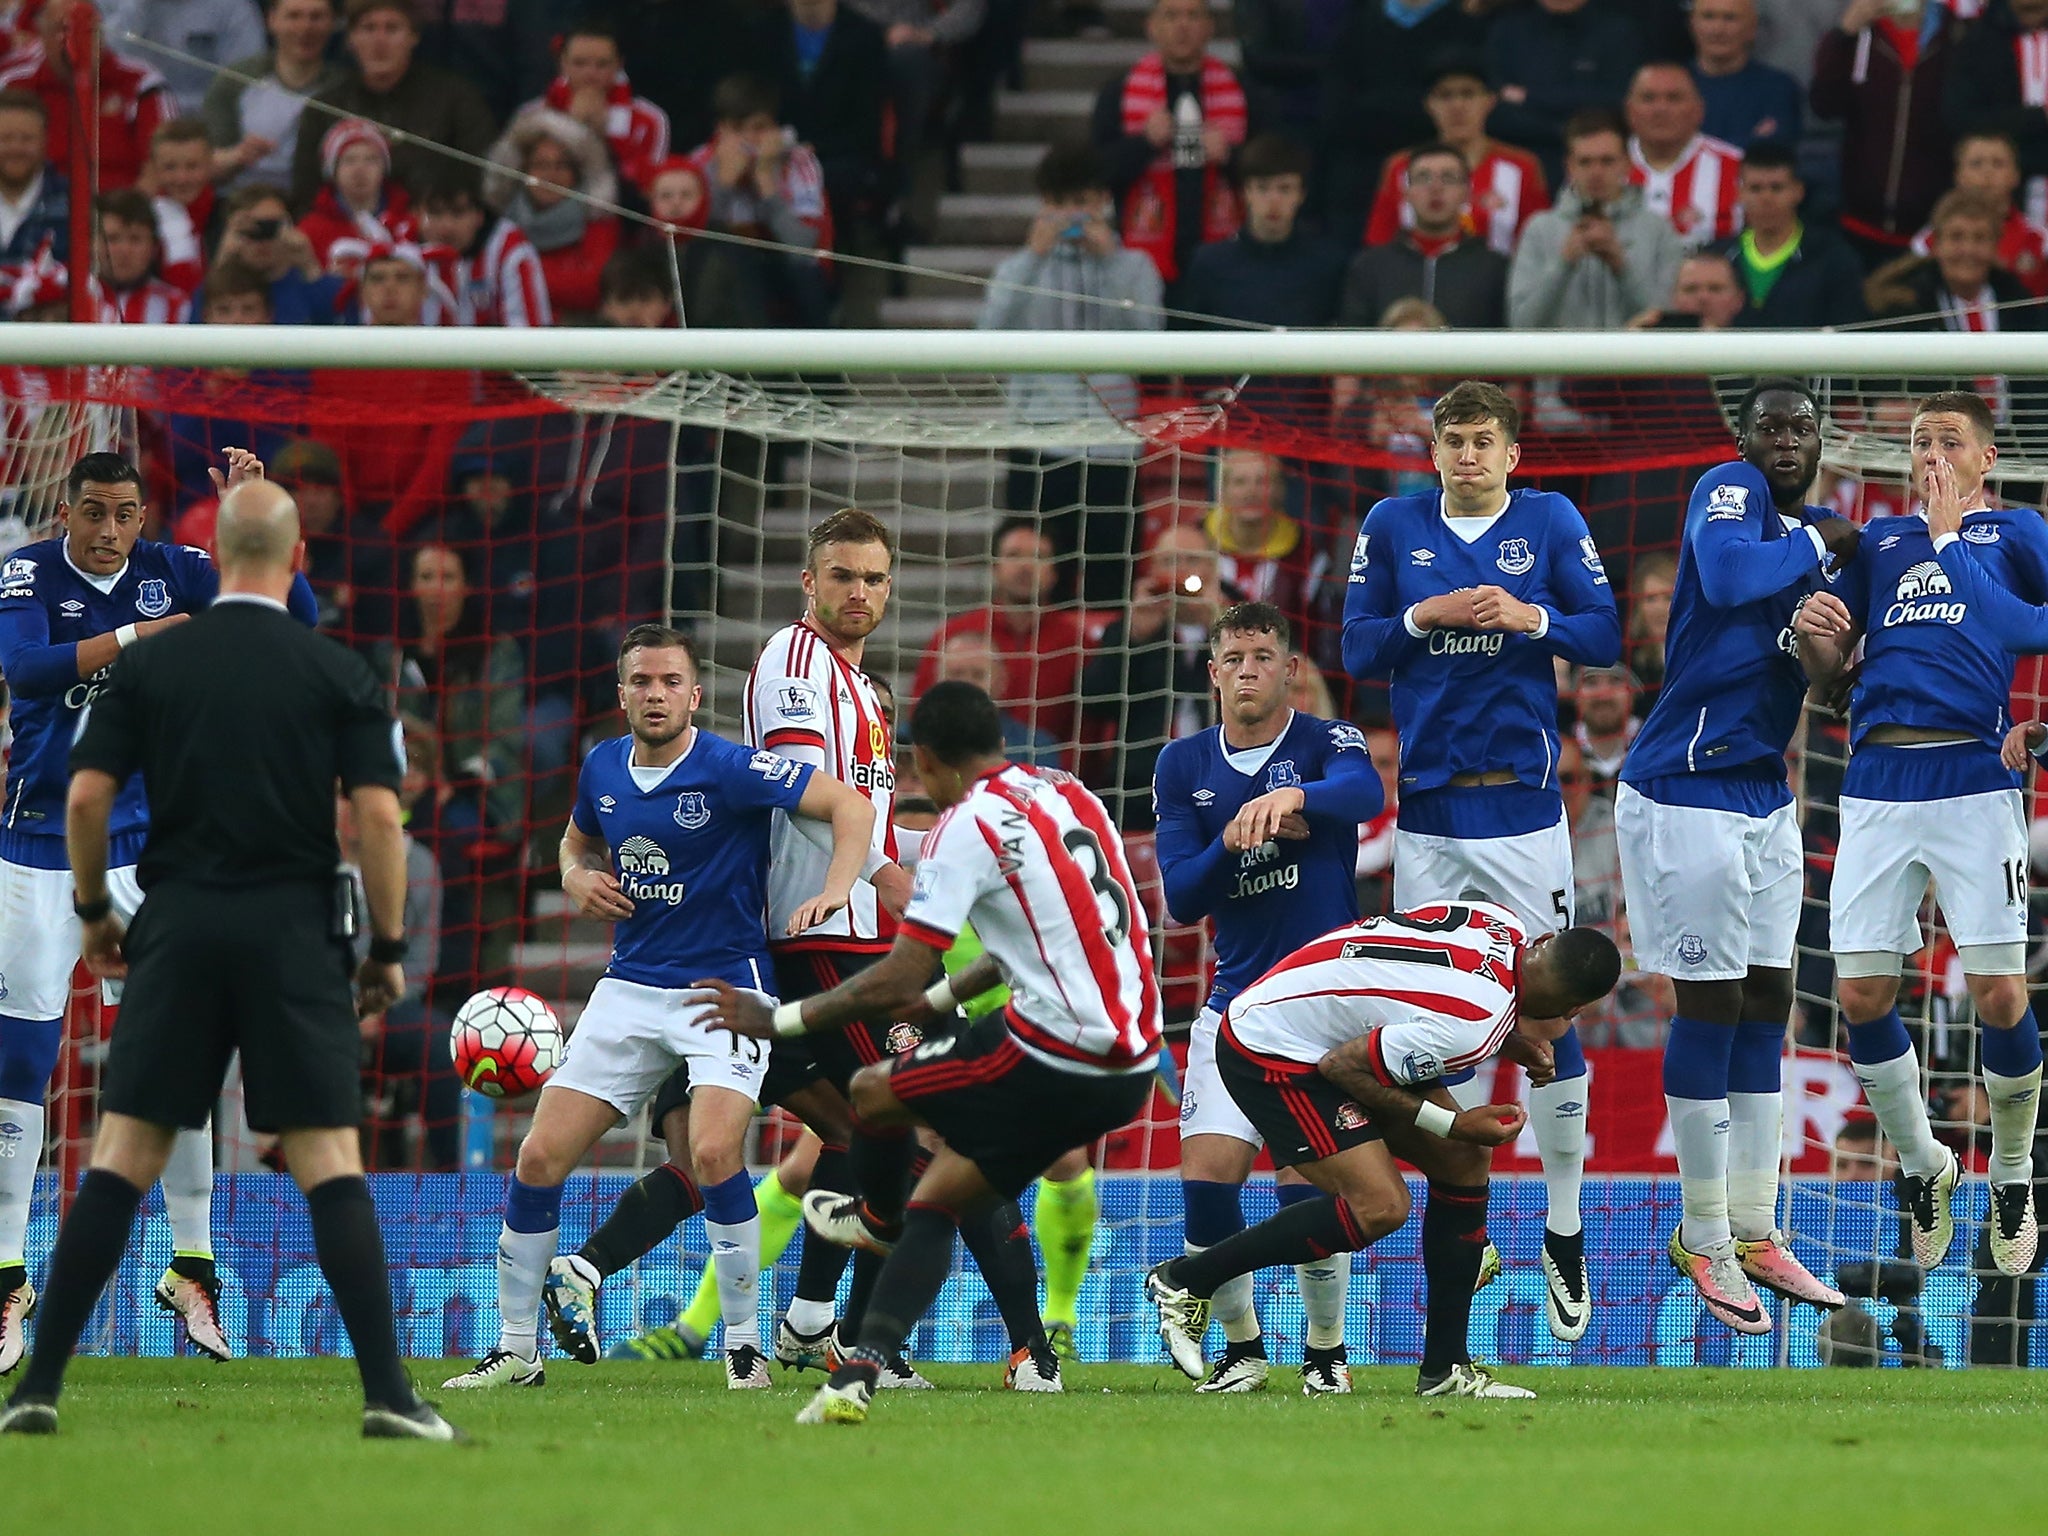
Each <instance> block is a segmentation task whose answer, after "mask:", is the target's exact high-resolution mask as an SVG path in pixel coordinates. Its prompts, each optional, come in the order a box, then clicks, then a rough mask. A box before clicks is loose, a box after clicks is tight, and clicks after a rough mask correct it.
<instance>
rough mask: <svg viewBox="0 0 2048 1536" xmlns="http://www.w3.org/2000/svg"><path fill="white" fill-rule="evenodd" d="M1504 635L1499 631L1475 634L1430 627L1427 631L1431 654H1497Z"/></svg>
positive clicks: (1466, 631)
mask: <svg viewBox="0 0 2048 1536" xmlns="http://www.w3.org/2000/svg"><path fill="white" fill-rule="evenodd" d="M1504 638H1505V637H1504V636H1502V635H1501V634H1500V632H1499V631H1497V630H1496V631H1493V632H1491V633H1488V634H1477V633H1474V632H1473V631H1471V630H1457V629H1432V630H1431V631H1430V632H1429V654H1430V655H1432V656H1498V655H1499V654H1500V647H1501V641H1502V640H1503V639H1504Z"/></svg>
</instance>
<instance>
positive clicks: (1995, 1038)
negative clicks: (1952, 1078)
mask: <svg viewBox="0 0 2048 1536" xmlns="http://www.w3.org/2000/svg"><path fill="white" fill-rule="evenodd" d="M1979 1033H1981V1034H1982V1035H1983V1037H1984V1045H1983V1051H1984V1070H1985V1071H1986V1072H1996V1073H1997V1074H1998V1075H1999V1076H2000V1077H2025V1076H2026V1075H2027V1074H2028V1073H2030V1072H2032V1071H2033V1070H2034V1068H2036V1067H2038V1066H2040V1065H2041V1026H2040V1025H2039V1024H2037V1023H2035V1022H2034V1010H2033V1009H2031V1008H2029V1009H2028V1010H2027V1011H2026V1012H2025V1013H2023V1014H2021V1015H2020V1021H2019V1023H2017V1024H2015V1025H2013V1027H2012V1028H2011V1029H1993V1028H1991V1027H1990V1026H1989V1025H1988V1024H1987V1025H1985V1026H1984V1027H1983V1028H1982V1029H1981V1030H1980V1031H1979Z"/></svg>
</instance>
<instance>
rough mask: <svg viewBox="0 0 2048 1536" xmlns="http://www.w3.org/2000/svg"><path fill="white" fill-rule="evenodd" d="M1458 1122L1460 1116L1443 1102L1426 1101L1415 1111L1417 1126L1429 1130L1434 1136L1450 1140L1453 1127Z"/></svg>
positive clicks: (1418, 1128)
mask: <svg viewBox="0 0 2048 1536" xmlns="http://www.w3.org/2000/svg"><path fill="white" fill-rule="evenodd" d="M1457 1123H1458V1117H1457V1116H1456V1115H1455V1114H1453V1113H1452V1112H1451V1111H1450V1110H1448V1109H1445V1108H1444V1107H1443V1105H1441V1104H1430V1103H1424V1104H1422V1105H1421V1106H1419V1107H1418V1108H1417V1109H1416V1111H1415V1128H1416V1129H1417V1130H1420V1131H1427V1132H1429V1134H1430V1135H1432V1136H1441V1137H1443V1138H1444V1139H1445V1140H1446V1141H1448V1140H1450V1136H1451V1127H1452V1126H1454V1125H1456V1124H1457Z"/></svg>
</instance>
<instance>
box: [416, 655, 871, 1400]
mask: <svg viewBox="0 0 2048 1536" xmlns="http://www.w3.org/2000/svg"><path fill="white" fill-rule="evenodd" d="M698 675H699V674H698V670H697V655H696V649H695V647H694V646H693V645H692V643H691V641H690V638H689V636H687V635H685V634H682V633H681V632H680V631H677V630H673V629H666V628H663V627H661V626H659V625H653V624H643V625H640V626H638V627H636V628H634V629H633V630H631V631H629V632H628V633H627V635H626V638H625V640H624V642H623V643H622V644H621V646H620V648H619V703H620V705H621V706H622V707H623V708H624V710H625V712H626V724H627V726H628V727H629V731H630V734H628V735H626V736H622V737H618V738H616V739H614V740H612V741H608V742H605V743H604V744H602V745H601V746H599V747H598V748H597V749H596V750H595V751H593V752H592V753H591V754H590V756H589V757H587V758H586V759H584V763H583V771H582V775H581V778H580V780H579V782H578V785H577V791H576V806H575V809H574V810H573V811H571V813H570V817H569V825H568V827H567V828H566V829H565V830H564V832H563V834H562V889H563V890H564V891H566V892H567V893H568V895H569V897H570V899H571V900H572V901H574V902H575V903H576V908H577V910H578V911H579V912H581V913H582V914H583V915H584V916H586V917H595V918H602V919H605V920H607V921H609V922H612V923H613V924H615V925H616V926H615V927H614V929H613V939H612V953H611V961H610V963H609V964H608V965H607V966H606V967H605V974H604V977H603V979H602V980H600V981H599V982H598V984H597V986H596V988H595V989H594V990H593V991H592V992H591V994H590V1002H589V1005H588V1006H587V1007H586V1008H585V1009H584V1011H583V1016H582V1018H581V1019H579V1020H578V1021H577V1025H576V1032H575V1034H574V1036H573V1037H572V1038H571V1040H570V1042H569V1051H568V1055H567V1056H566V1057H565V1058H564V1060H563V1062H562V1065H561V1067H560V1069H559V1070H557V1071H556V1073H555V1075H554V1077H553V1079H552V1080H551V1081H550V1082H549V1083H548V1085H547V1087H546V1088H544V1089H542V1090H541V1096H540V1105H539V1107H538V1108H537V1109H536V1110H535V1111H534V1116H533V1124H532V1126H531V1127H530V1128H529V1129H528V1131H527V1133H526V1139H525V1140H524V1141H523V1142H521V1143H520V1146H519V1159H518V1163H517V1165H516V1167H515V1170H514V1172H513V1175H512V1179H511V1182H510V1185H509V1186H508V1188H507V1190H506V1195H505V1225H504V1229H503V1231H502V1232H501V1233H500V1234H499V1237H498V1316H499V1333H498V1342H497V1344H496V1345H494V1346H493V1347H492V1348H491V1350H490V1351H489V1352H488V1353H487V1354H485V1355H484V1357H483V1359H481V1360H480V1361H478V1362H477V1364H476V1365H475V1366H474V1367H473V1368H471V1369H470V1370H467V1371H464V1372H463V1373H462V1374H461V1375H459V1376H455V1377H452V1378H450V1379H449V1380H448V1382H447V1383H446V1385H447V1386H449V1387H454V1388H459V1389H469V1388H486V1387H501V1386H539V1385H540V1384H541V1383H542V1382H543V1381H544V1380H545V1379H546V1378H545V1374H544V1372H543V1369H542V1366H541V1359H540V1347H539V1343H538V1339H537V1334H538V1314H539V1312H540V1306H541V1288H542V1283H543V1280H544V1279H545V1277H546V1276H547V1272H548V1266H549V1264H550V1262H551V1261H552V1260H553V1259H554V1257H555V1245H556V1238H557V1236H558V1229H559V1227H560V1225H561V1210H562V1184H563V1182H564V1181H565V1180H566V1179H567V1178H568V1176H569V1174H570V1173H571V1172H572V1171H573V1170H574V1169H575V1167H576V1165H577V1164H578V1163H580V1162H581V1161H582V1160H583V1157H584V1155H585V1154H586V1153H588V1152H589V1151H590V1149H591V1148H592V1147H593V1146H595V1145H596V1144H597V1141H598V1138H599V1137H601V1136H603V1135H604V1133H605V1132H607V1131H609V1130H610V1129H611V1128H612V1127H613V1126H614V1125H617V1124H618V1123H620V1122H621V1121H623V1120H630V1119H631V1118H632V1117H633V1116H634V1115H635V1114H637V1113H638V1112H639V1110H640V1107H641V1106H642V1105H643V1104H645V1103H646V1102H647V1101H648V1099H649V1098H650V1097H652V1096H653V1094H654V1092H655V1090H656V1089H658V1088H659V1087H660V1086H661V1084H662V1082H663V1080H664V1079H665V1078H667V1077H668V1076H669V1074H670V1072H671V1071H672V1070H673V1069H674V1068H675V1066H676V1065H677V1063H679V1062H687V1063H688V1064H689V1068H690V1098H689V1104H688V1117H689V1126H688V1133H689V1153H690V1163H691V1172H692V1176H693V1177H694V1180H695V1183H696V1185H697V1187H699V1188H700V1189H701V1190H702V1191H703V1197H702V1198H703V1201H704V1214H705V1224H706V1227H707V1228H708V1230H709V1233H710V1237H711V1255H712V1263H713V1264H714V1265H715V1266H716V1267H717V1272H718V1290H719V1298H720V1304H721V1308H722V1310H723V1312H724V1320H725V1377H726V1385H727V1386H729V1387H765V1386H767V1385H768V1384H769V1378H768V1361H767V1357H766V1356H765V1355H763V1354H762V1352H761V1345H760V1335H759V1329H758V1325H757V1323H756V1318H755V1288H756V1282H757V1280H758V1278H759V1274H760V1248H761V1239H760V1223H759V1219H758V1215H757V1211H756V1207H755V1205H754V1189H753V1185H752V1183H751V1182H750V1181H749V1180H748V1178H747V1170H746V1160H745V1156H744V1151H745V1147H744V1143H745V1137H746V1130H747V1124H748V1122H749V1121H750V1120H752V1118H753V1115H754V1106H755V1103H756V1100H757V1098H758V1096H759V1094H760V1091H761V1082H762V1079H763V1078H764V1077H765V1076H766V1075H767V1072H768V1064H769V1052H768V1050H767V1048H766V1047H765V1046H760V1045H758V1044H755V1043H741V1042H737V1041H731V1040H728V1039H727V1038H726V1037H724V1036H722V1035H719V1034H716V1033H714V1032H713V1030H712V1028H711V1024H712V1022H713V1021H712V1019H711V1018H710V1015H709V1011H708V1010H707V1009H706V1007H705V1006H704V1004H703V1002H702V1001H701V1000H700V999H698V998H697V997H695V996H693V995H692V994H691V993H690V992H689V991H688V990H687V988H688V984H689V983H690V982H692V981H694V980H695V979H696V978H698V977H700V976H704V975H706V974H709V975H714V976H717V977H719V978H721V979H722V980H724V981H726V982H728V983H730V984H732V985H733V986H735V987H741V988H745V989H747V995H748V996H761V997H765V996H766V994H765V993H764V992H762V991H761V990H760V988H761V986H762V983H763V981H764V980H765V978H766V974H767V964H768V934H767V929H766V926H765V923H764V920H763V917H762V912H763V910H764V908H765V896H764V893H763V892H764V886H765V884H766V881H767V874H768V829H769V817H770V814H771V813H772V812H774V811H778V810H781V811H791V812H794V813H796V814H797V815H799V816H805V817H810V818H812V819H814V820H818V821H823V822H829V823H830V825H831V828H832V857H831V862H830V864H829V866H828V867H827V868H826V870H825V871H824V889H823V891H822V892H820V893H819V894H818V895H817V896H816V897H814V898H812V900H811V901H809V902H807V903H805V904H803V905H801V906H799V907H797V908H796V909H795V911H794V912H793V913H792V914H791V917H790V919H789V920H790V921H791V922H792V923H797V922H798V921H799V920H801V924H802V926H805V927H808V926H809V925H810V924H812V923H815V922H817V921H818V920H819V919H820V918H821V917H823V916H826V915H827V914H829V913H830V912H831V911H833V910H834V909H835V908H837V907H840V906H843V905H844V904H845V902H846V899H847V895H848V893H849V892H850V891H851V890H852V888H853V882H854V879H855V877H856V875H857V874H858V872H859V870H860V864H861V860H862V858H863V857H865V856H866V853H867V848H868V839H869V836H870V834H871V833H872V831H873V826H874V809H873V807H872V806H870V805H869V803H868V802H867V800H866V799H864V798H863V797H862V796H860V795H857V794H855V793H854V792H853V791H852V790H851V789H849V788H848V787H847V786H846V785H844V784H841V783H840V782H839V781H838V780H837V779H833V778H830V777H828V776H827V775H825V774H822V773H819V772H817V771H816V770H814V769H813V768H811V767H810V766H809V765H807V764H803V763H793V762H791V761H790V760H789V759H788V758H784V757H778V756H776V755H775V754H774V753H772V752H750V751H748V750H747V749H746V748H745V747H741V746H737V745H735V744H734V743H732V742H729V741H725V740H723V739H722V738H720V737H717V736H713V735H711V734H710V733H709V732H707V731H702V730H699V729H698V728H697V727H696V726H694V725H692V724H691V723H690V717H691V715H692V714H693V713H694V712H695V711H696V709H697V707H698V706H699V704H700V703H701V702H702V700H703V693H702V690H701V689H700V688H699V687H698V684H697V678H698Z"/></svg>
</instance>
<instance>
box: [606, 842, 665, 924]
mask: <svg viewBox="0 0 2048 1536" xmlns="http://www.w3.org/2000/svg"><path fill="white" fill-rule="evenodd" d="M612 857H613V858H614V859H616V860H617V861H618V866H619V889H620V890H622V891H624V892H625V893H626V898H627V899H628V900H629V901H636V902H639V901H659V902H665V903H666V904H667V905H669V906H671V907H679V906H681V905H682V904H683V882H682V881H680V880H669V879H665V878H664V876H666V875H667V874H668V872H669V863H668V852H667V850H666V849H664V848H663V847H662V846H661V844H659V843H657V842H656V841H654V839H653V838H651V837H629V838H627V839H626V840H625V841H624V842H623V843H621V844H619V848H618V852H617V853H615V854H614V855H613V856H612Z"/></svg>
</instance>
